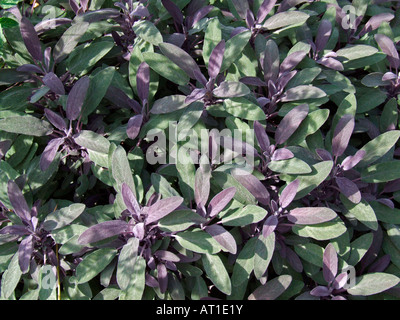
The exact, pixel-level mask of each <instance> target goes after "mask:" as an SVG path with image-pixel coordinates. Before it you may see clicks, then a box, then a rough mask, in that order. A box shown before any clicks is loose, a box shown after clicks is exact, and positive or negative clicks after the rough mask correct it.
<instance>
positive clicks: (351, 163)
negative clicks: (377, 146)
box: [342, 150, 366, 171]
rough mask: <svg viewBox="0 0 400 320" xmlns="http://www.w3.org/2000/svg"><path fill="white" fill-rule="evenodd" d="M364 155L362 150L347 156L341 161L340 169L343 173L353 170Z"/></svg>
mask: <svg viewBox="0 0 400 320" xmlns="http://www.w3.org/2000/svg"><path fill="white" fill-rule="evenodd" d="M365 155H366V152H365V151H364V150H358V151H357V152H356V153H355V155H353V156H348V157H346V158H345V159H344V160H343V161H342V168H343V170H344V171H347V170H350V169H352V168H354V167H355V166H356V165H357V164H358V163H359V162H360V161H361V160H362V159H363V158H364V157H365Z"/></svg>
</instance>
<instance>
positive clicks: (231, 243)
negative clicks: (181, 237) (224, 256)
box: [205, 224, 237, 254]
mask: <svg viewBox="0 0 400 320" xmlns="http://www.w3.org/2000/svg"><path fill="white" fill-rule="evenodd" d="M205 230H206V231H207V232H208V234H210V235H211V236H212V237H213V238H214V239H215V240H216V241H217V242H218V243H219V244H220V245H221V246H222V247H224V248H225V249H226V250H227V251H228V252H230V253H232V254H236V251H237V246H236V241H235V238H234V237H233V236H232V235H231V234H230V233H229V232H228V231H227V230H225V228H224V227H222V226H220V225H217V224H213V225H211V226H207V227H206V228H205Z"/></svg>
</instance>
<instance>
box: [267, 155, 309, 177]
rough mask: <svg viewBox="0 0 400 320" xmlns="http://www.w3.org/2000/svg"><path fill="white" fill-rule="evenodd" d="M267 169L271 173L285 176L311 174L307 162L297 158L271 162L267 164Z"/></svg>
mask: <svg viewBox="0 0 400 320" xmlns="http://www.w3.org/2000/svg"><path fill="white" fill-rule="evenodd" d="M268 168H269V169H270V170H272V171H275V172H279V173H286V174H308V173H311V172H312V169H311V167H310V166H309V165H308V164H307V162H305V161H303V160H301V159H298V158H292V159H288V160H279V161H271V162H270V163H268Z"/></svg>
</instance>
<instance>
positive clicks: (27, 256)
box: [18, 235, 33, 273]
mask: <svg viewBox="0 0 400 320" xmlns="http://www.w3.org/2000/svg"><path fill="white" fill-rule="evenodd" d="M32 253H33V236H32V235H30V236H28V237H26V238H25V239H23V240H22V241H21V243H20V244H19V248H18V263H19V267H20V268H21V271H22V273H26V272H28V269H29V265H30V262H31V257H32Z"/></svg>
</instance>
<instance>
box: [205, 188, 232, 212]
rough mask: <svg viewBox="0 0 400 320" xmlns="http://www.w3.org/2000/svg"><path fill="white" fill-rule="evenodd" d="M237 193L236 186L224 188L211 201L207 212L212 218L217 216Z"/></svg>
mask: <svg viewBox="0 0 400 320" xmlns="http://www.w3.org/2000/svg"><path fill="white" fill-rule="evenodd" d="M235 193H236V188H235V187H231V188H227V189H225V190H222V191H221V192H219V193H218V194H216V195H215V196H214V197H213V198H212V199H211V201H210V203H209V204H208V207H207V213H208V216H209V217H210V218H212V217H215V216H216V215H217V214H218V213H220V212H221V210H223V209H224V208H225V207H226V206H227V204H228V203H229V202H230V201H231V200H232V199H233V197H234V196H235Z"/></svg>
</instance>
